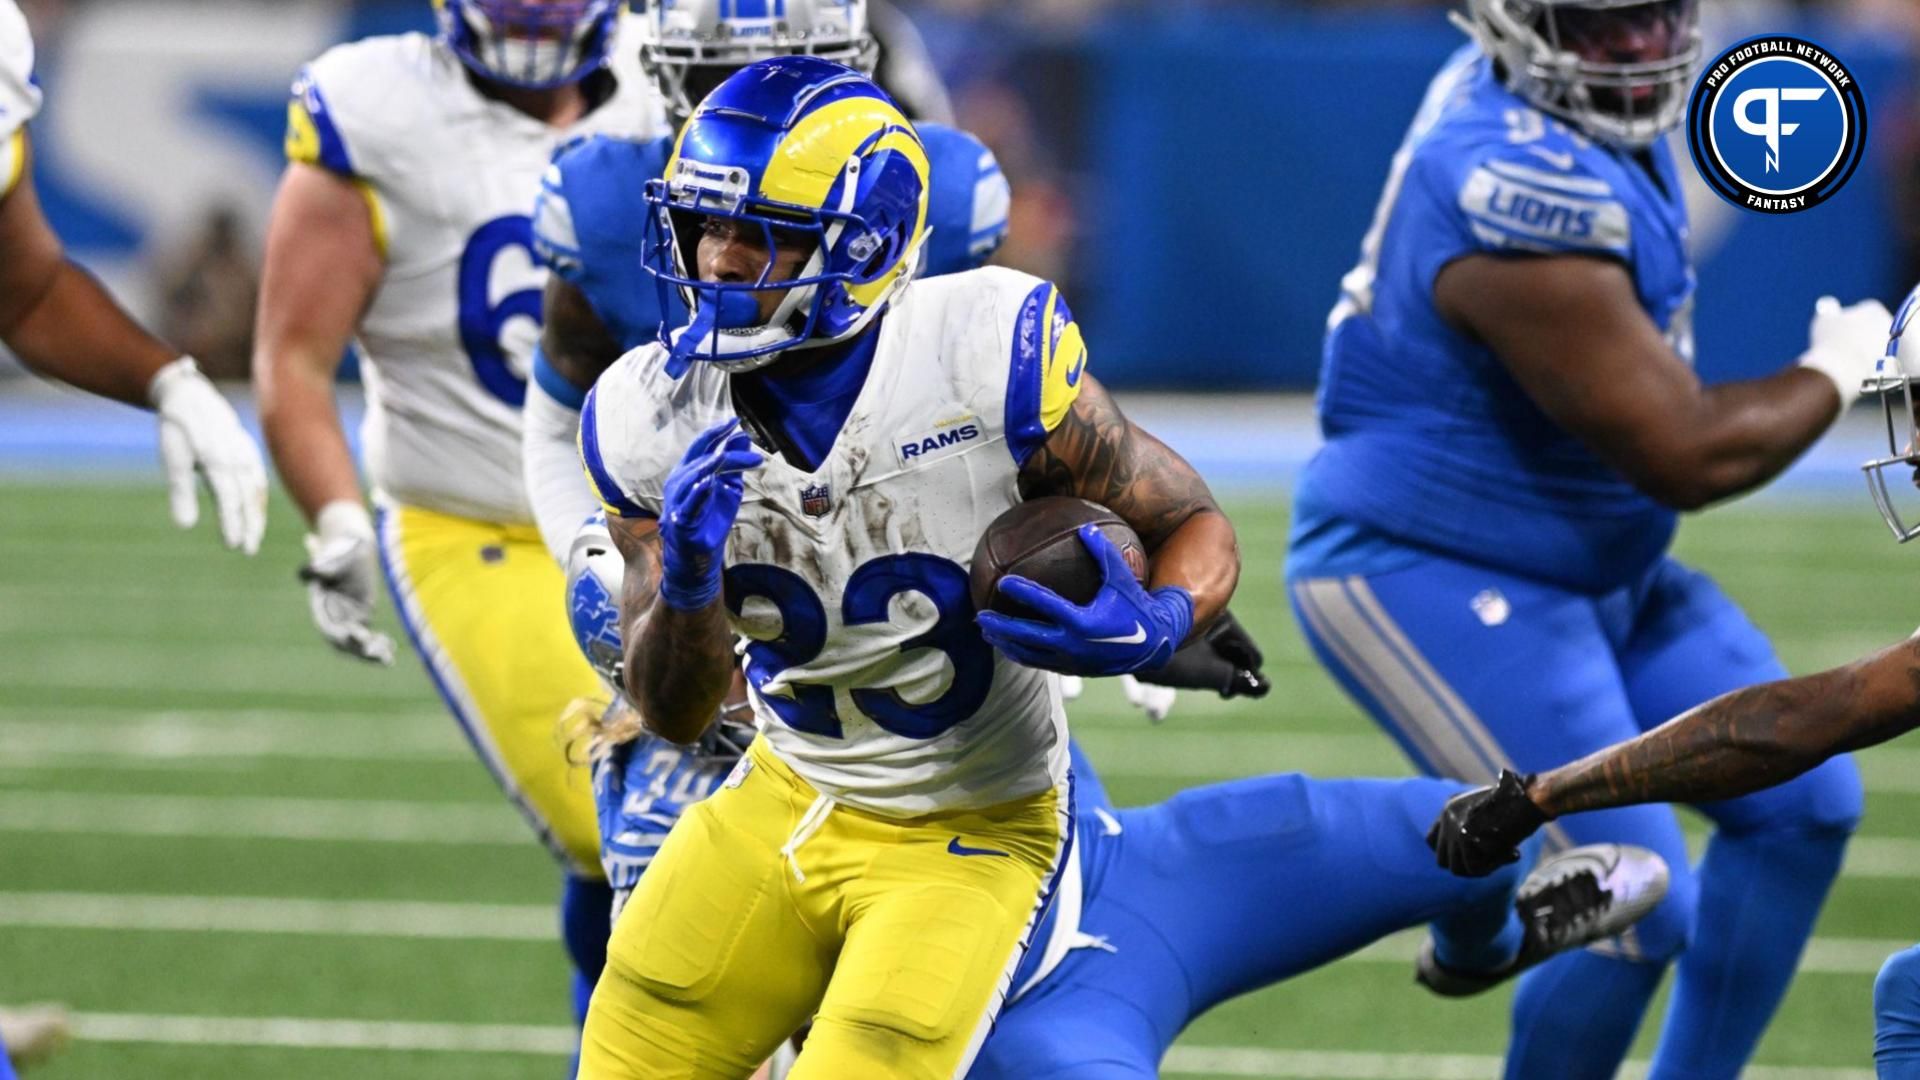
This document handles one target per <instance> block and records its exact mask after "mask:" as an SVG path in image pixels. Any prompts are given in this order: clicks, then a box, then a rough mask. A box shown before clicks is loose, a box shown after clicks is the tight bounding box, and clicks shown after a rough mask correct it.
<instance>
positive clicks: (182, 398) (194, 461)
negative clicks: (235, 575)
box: [0, 0, 267, 555]
mask: <svg viewBox="0 0 1920 1080" xmlns="http://www.w3.org/2000/svg"><path fill="white" fill-rule="evenodd" d="M39 110H40V88H39V87H38V86H35V85H34V83H33V37H32V36H31V35H30V34H29V33H28V31H27V20H26V17H25V16H23V15H21V13H20V8H19V5H18V4H16V3H15V2H14V0H0V341H4V342H5V343H6V346H7V348H8V349H11V350H12V351H13V354H14V355H15V356H17V357H19V358H20V360H21V362H23V363H25V364H26V365H27V367H29V368H31V369H33V370H34V371H37V372H39V373H41V374H42V375H49V376H52V377H53V378H56V379H59V380H60V381H62V382H65V383H69V384H71V385H73V386H77V387H79V388H80V389H82V390H86V391H88V392H90V393H95V394H99V395H100V396H102V397H110V398H113V399H114V400H115V401H123V402H126V403H127V404H129V405H137V406H140V407H142V408H151V409H153V410H154V411H155V412H157V413H159V414H160V458H161V461H162V462H163V463H164V464H165V465H166V470H167V487H168V490H169V501H170V502H171V504H172V511H173V520H174V523H175V524H177V525H179V526H180V527H181V528H183V529H186V528H192V527H193V524H194V522H196V521H198V520H199V517H200V504H199V501H198V499H197V497H196V495H195V492H194V474H195V473H196V472H198V473H199V474H200V476H201V477H202V478H204V479H205V481H206V484H207V488H208V490H209V491H211V492H212V494H213V500H214V506H215V508H216V510H217V511H218V512H219V518H220V537H221V539H222V540H223V541H225V543H226V545H227V546H228V547H230V548H239V549H241V550H243V551H245V552H246V553H247V554H249V555H251V554H253V553H254V552H255V551H257V550H259V548H260V537H261V536H262V535H263V534H264V533H265V532H266V528H267V471H266V467H265V466H264V465H263V464H262V463H261V461H260V450H259V448H257V447H256V446H254V444H253V439H252V438H251V437H249V436H248V435H247V433H246V430H245V429H244V428H242V427H241V426H240V421H239V419H238V418H237V417H236V416H234V413H233V409H232V407H231V406H229V405H228V404H227V402H226V399H225V398H222V397H221V396H220V393H219V391H217V390H215V389H214V388H213V384H212V383H210V382H208V381H207V379H206V377H205V376H203V375H201V374H200V371H199V369H198V368H196V367H195V366H194V363H193V360H192V359H191V358H190V357H184V356H181V355H180V354H179V353H176V352H174V351H173V350H171V349H169V348H167V347H166V346H165V345H164V344H162V343H160V342H159V341H157V340H155V339H154V338H153V336H152V335H150V334H148V333H147V332H146V331H145V330H142V329H141V328H140V327H139V326H138V325H136V324H135V323H134V322H133V320H132V319H130V318H128V317H127V314H126V313H125V312H123V311H121V310H120V308H119V306H118V305H116V304H115V303H114V302H113V298H112V297H110V296H108V295H107V293H106V291H105V290H103V289H102V288H101V287H100V284H99V282H97V281H95V280H94V279H93V278H92V276H91V275H89V274H88V273H87V272H86V271H85V270H83V269H81V268H80V267H79V266H78V265H77V264H75V263H73V262H71V261H69V260H68V259H67V257H66V254H65V252H63V251H62V250H61V247H60V238H59V237H58V236H55V235H54V233H53V229H52V227H51V226H49V225H48V224H47V219H46V217H45V216H44V215H43V214H42V213H41V212H40V196H39V194H38V193H37V192H36V191H35V190H34V186H33V170H32V167H31V166H32V163H33V145H32V141H31V140H30V139H29V138H28V136H27V123H28V121H30V120H32V119H33V117H34V114H35V113H37V112H39Z"/></svg>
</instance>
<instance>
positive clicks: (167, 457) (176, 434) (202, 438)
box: [147, 356, 267, 555]
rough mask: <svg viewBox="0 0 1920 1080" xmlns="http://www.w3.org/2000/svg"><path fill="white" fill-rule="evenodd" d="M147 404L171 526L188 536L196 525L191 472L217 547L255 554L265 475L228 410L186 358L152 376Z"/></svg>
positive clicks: (263, 523)
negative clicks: (209, 503)
mask: <svg viewBox="0 0 1920 1080" xmlns="http://www.w3.org/2000/svg"><path fill="white" fill-rule="evenodd" d="M147 400H148V401H150V402H152V403H153V408H154V411H155V412H157V413H159V414H160V461H161V463H162V464H164V465H165V466H166V470H167V499H168V502H169V503H170V505H171V509H172V512H173V523H174V524H175V525H178V526H180V527H181V528H183V529H191V528H193V526H194V523H195V522H197V521H199V520H200V498H199V493H198V492H196V491H195V490H194V474H195V473H196V472H197V473H199V474H200V476H201V477H202V478H204V479H205V480H206V483H207V490H208V491H209V492H211V493H212V495H213V505H214V508H215V509H216V510H217V511H219V514H220V539H221V540H222V541H224V542H225V543H226V545H227V546H228V547H229V548H239V549H240V550H242V551H244V552H246V553H247V554H249V555H252V554H253V553H254V552H256V551H259V550H260V537H261V536H262V534H264V533H265V532H266V531H267V468H266V465H265V463H264V462H262V461H261V460H260V448H259V447H258V446H255V445H254V442H253V437H252V436H250V435H248V434H247V431H246V429H245V428H243V427H241V426H240V418H239V417H238V416H235V415H234V412H233V406H231V405H229V404H227V399H226V398H223V397H221V396H220V391H218V390H215V389H214V388H213V384H212V383H210V382H208V381H207V377H206V376H205V375H202V374H200V369H199V367H198V366H196V365H195V364H194V362H193V359H192V357H186V356H183V357H181V358H180V359H178V360H175V361H174V362H173V363H171V364H168V365H167V366H166V367H163V368H161V369H160V370H159V371H158V372H157V373H156V374H155V375H154V376H153V381H152V382H150V383H148V384H147Z"/></svg>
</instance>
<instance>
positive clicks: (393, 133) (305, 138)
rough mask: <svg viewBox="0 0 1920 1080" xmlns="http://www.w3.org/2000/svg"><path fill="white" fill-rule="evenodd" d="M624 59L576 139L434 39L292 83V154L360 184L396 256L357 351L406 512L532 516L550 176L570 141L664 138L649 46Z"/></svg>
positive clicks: (369, 427) (411, 39) (367, 55)
mask: <svg viewBox="0 0 1920 1080" xmlns="http://www.w3.org/2000/svg"><path fill="white" fill-rule="evenodd" d="M611 55H612V57H613V62H612V72H613V75H614V77H615V78H616V79H617V80H618V89H617V90H616V91H614V93H613V94H612V96H611V97H609V98H608V99H607V100H605V101H603V102H602V103H601V104H600V105H599V107H598V108H596V109H594V110H593V111H592V112H590V113H588V114H587V115H586V116H585V117H584V118H582V119H581V120H580V121H579V122H577V123H575V124H573V125H571V126H570V127H566V128H556V127H552V126H549V125H547V124H545V123H542V122H541V121H539V120H535V119H534V118H532V117H530V116H527V115H526V114H524V113H521V112H520V111H518V110H516V109H514V108H512V107H511V106H508V105H506V104H504V103H501V102H499V101H495V100H493V99H491V98H488V97H486V96H485V95H483V94H481V93H480V92H479V91H478V90H477V89H475V87H474V85H473V83H472V82H471V81H470V80H469V78H468V75H467V71H466V68H464V67H463V66H462V65H461V63H460V61H459V59H458V58H457V57H455V56H454V54H453V53H452V51H451V50H449V49H447V48H446V47H445V46H443V45H441V44H440V43H439V42H438V41H436V40H434V39H433V38H431V37H427V36H425V35H422V34H401V35H395V36H389V37H373V38H368V39H366V40H364V41H358V42H354V43H352V44H348V45H341V46H338V47H336V48H333V49H329V50H328V51H327V52H325V53H323V54H321V56H320V57H319V59H317V60H315V61H314V62H313V63H312V64H310V65H308V66H307V68H306V69H305V70H304V71H302V72H301V75H300V78H299V79H298V81H296V82H295V84H294V88H293V101H292V103H291V106H290V108H289V112H288V128H287V156H288V157H289V158H290V159H292V160H295V161H303V162H308V163H311V164H317V165H320V166H323V167H325V168H327V169H330V170H332V171H333V172H336V173H338V174H340V175H342V176H346V177H349V178H351V179H353V180H354V181H355V182H357V183H358V184H359V186H360V188H361V190H362V192H363V193H364V194H365V195H366V197H367V201H368V204H369V206H370V207H371V209H372V212H373V220H374V229H375V233H376V237H377V239H378V241H379V243H380V245H381V248H382V253H383V254H384V256H385V258H386V273H385V276H384V277H383V278H382V280H381V283H380V287H379V289H378V291H377V292H376V293H375V294H374V297H373V302H372V304H371V305H370V306H369V307H368V309H367V311H366V314H365V315H364V316H362V318H361V321H360V326H359V330H358V334H357V336H356V342H357V344H358V346H359V349H360V354H361V356H362V357H363V358H364V360H365V363H364V365H363V368H362V372H363V375H364V377H365V380H366V384H367V390H368V404H369V407H368V410H367V417H366V422H365V425H364V427H363V428H362V438H363V442H364V445H365V448H366V458H367V468H368V471H369V473H370V474H371V476H372V479H373V482H374V484H375V485H376V486H377V487H378V488H379V489H380V490H381V491H383V492H384V493H386V494H387V495H389V496H391V497H393V498H395V499H397V500H399V501H401V502H404V503H411V504H414V505H418V506H423V507H426V508H428V509H432V510H438V511H441V512H443V513H449V514H457V515H460V516H463V517H471V518H479V519H482V520H487V521H501V522H526V521H530V520H532V515H531V513H530V511H529V510H528V507H527V498H526V490H525V486H524V483H523V481H522V479H521V468H520V406H521V403H522V401H524V399H525V395H526V379H527V375H528V370H529V367H530V364H531V361H532V357H533V349H534V346H535V344H536V343H537V342H538V339H539V331H540V317H541V292H542V290H543V289H544V288H545V286H546V273H545V271H543V270H542V269H540V267H539V266H538V265H537V264H536V263H535V262H534V259H533V250H532V244H533V226H532V221H531V215H532V213H533V204H534V200H535V199H536V198H537V197H538V195H539V193H540V176H541V174H542V173H543V172H544V171H545V170H546V167H547V164H548V162H549V161H550V160H551V159H552V157H553V155H554V153H555V151H556V150H557V149H558V148H559V147H560V146H561V145H562V144H563V143H566V142H567V141H569V140H571V139H574V138H578V137H581V136H585V135H591V134H598V133H608V134H616V135H624V136H630V137H636V138H653V137H657V136H659V135H662V134H665V133H666V132H667V121H666V114H665V111H664V109H663V108H662V106H661V104H660V99H659V94H658V92H657V91H656V90H655V89H654V86H653V82H652V80H650V79H648V78H646V77H645V75H644V74H643V73H642V72H641V70H640V67H639V62H638V59H637V51H636V50H635V49H633V48H630V47H627V46H625V45H623V44H620V43H619V42H618V41H616V42H615V44H614V46H613V51H612V54H611Z"/></svg>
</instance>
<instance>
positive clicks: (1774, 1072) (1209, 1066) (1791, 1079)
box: [1160, 1046, 1873, 1080]
mask: <svg viewBox="0 0 1920 1080" xmlns="http://www.w3.org/2000/svg"><path fill="white" fill-rule="evenodd" d="M1500 1066H1501V1060H1500V1059H1499V1058H1498V1057H1494V1056H1492V1055H1487V1054H1418V1053H1400V1054H1376V1053H1360V1052H1355V1051H1351V1050H1269V1049H1266V1048H1264V1047H1251V1046H1176V1047H1174V1048H1173V1049H1172V1050H1170V1051H1168V1052H1167V1060H1166V1062H1165V1063H1164V1065H1163V1066H1162V1068H1161V1070H1160V1072H1161V1075H1162V1076H1260V1077H1273V1078H1276V1080H1278V1078H1286V1080H1293V1078H1301V1080H1486V1078H1487V1077H1489V1076H1498V1075H1500ZM1646 1075H1647V1063H1646V1062H1629V1063H1628V1064H1627V1065H1626V1066H1625V1067H1624V1068H1622V1069H1621V1070H1620V1080H1639V1078H1641V1077H1644V1076H1646ZM1740 1075H1741V1076H1742V1077H1744V1078H1745V1080H1873V1070H1872V1069H1864V1068H1862V1069H1846V1068H1832V1067H1819V1068H1816V1067H1806V1068H1796V1067H1788V1066H1778V1065H1753V1066H1749V1067H1747V1068H1746V1069H1744V1070H1742V1071H1741V1073H1740Z"/></svg>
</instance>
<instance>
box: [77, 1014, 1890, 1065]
mask: <svg viewBox="0 0 1920 1080" xmlns="http://www.w3.org/2000/svg"><path fill="white" fill-rule="evenodd" d="M73 1024H74V1033H75V1034H76V1035H77V1036H78V1037H79V1038H81V1039H83V1040H86V1041H88V1042H105V1043H170V1044H174V1045H190V1046H227V1047H232V1046H246V1047H276V1048H282V1049H291V1050H394V1051H413V1052H418V1051H448V1052H458V1053H470V1054H540V1055H550V1056H553V1057H563V1056H565V1055H567V1054H570V1053H572V1052H573V1049H574V1046H575V1044H576V1040H577V1035H576V1034H575V1032H574V1030H573V1029H572V1028H570V1027H565V1026H562V1025H558V1024H434V1023H412V1022H406V1021H393V1020H314V1019H306V1018H301V1017H238V1016H155V1015H149V1014H144V1013H78V1014H75V1016H74V1017H73ZM1161 1071H1162V1074H1163V1075H1167V1076H1251V1077H1275V1078H1282V1077H1284V1078H1305V1080H1484V1078H1485V1077H1488V1076H1493V1075H1497V1074H1498V1073H1499V1071H1500V1059H1499V1058H1497V1057H1493V1056H1490V1055H1484V1054H1421V1053H1397V1054H1381V1053H1365V1052H1357V1051H1351V1050H1279V1049H1270V1048H1266V1047H1253V1046H1176V1047H1174V1048H1173V1050H1172V1051H1170V1052H1169V1053H1168V1054H1167V1060H1166V1063H1165V1066H1164V1068H1163V1069H1162V1070H1161ZM1644 1075H1646V1066H1645V1064H1644V1063H1640V1062H1635V1063H1631V1064H1629V1065H1628V1066H1627V1067H1626V1069H1625V1070H1623V1071H1622V1072H1621V1076H1622V1077H1623V1078H1626V1077H1641V1076H1644ZM1742 1075H1744V1076H1746V1077H1747V1078H1748V1080H1872V1078H1873V1071H1872V1070H1871V1069H1846V1068H1831V1067H1827V1068H1791V1067H1782V1066H1765V1065H1762V1066H1754V1067H1752V1068H1749V1069H1747V1070H1746V1071H1745V1073H1743V1074H1742Z"/></svg>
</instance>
